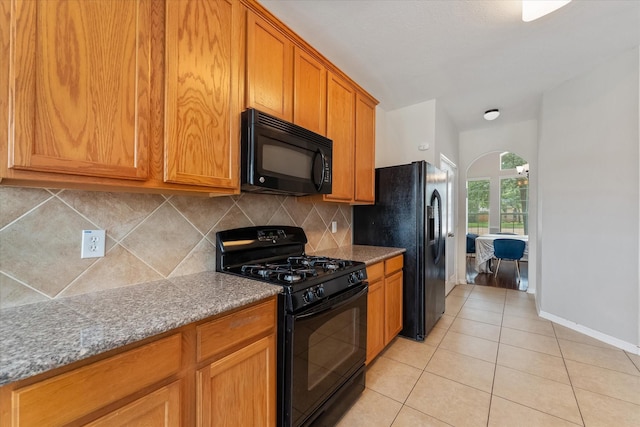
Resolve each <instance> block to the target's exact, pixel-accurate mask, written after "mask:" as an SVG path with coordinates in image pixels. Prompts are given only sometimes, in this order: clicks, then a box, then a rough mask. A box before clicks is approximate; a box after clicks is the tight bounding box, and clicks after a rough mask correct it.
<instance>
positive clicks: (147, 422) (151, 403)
mask: <svg viewBox="0 0 640 427" xmlns="http://www.w3.org/2000/svg"><path fill="white" fill-rule="evenodd" d="M178 425H180V382H179V381H176V382H174V383H172V384H169V385H168V386H165V387H162V388H161V389H159V390H156V391H154V392H153V393H149V394H148V395H146V396H144V397H142V398H140V399H138V400H136V401H135V402H132V403H130V404H129V405H126V406H125V407H123V408H120V409H117V410H115V411H113V412H112V413H111V414H108V415H105V416H104V417H101V418H98V419H97V420H96V421H94V422H92V423H89V424H87V427H110V426H128V427H138V426H139V427H144V426H157V427H162V426H164V427H172V426H178Z"/></svg>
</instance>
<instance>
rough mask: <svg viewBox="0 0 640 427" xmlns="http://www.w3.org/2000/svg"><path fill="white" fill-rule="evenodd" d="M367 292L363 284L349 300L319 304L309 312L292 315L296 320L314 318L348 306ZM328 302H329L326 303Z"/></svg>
mask: <svg viewBox="0 0 640 427" xmlns="http://www.w3.org/2000/svg"><path fill="white" fill-rule="evenodd" d="M368 291H369V286H368V283H365V287H364V289H362V290H361V291H359V292H358V293H356V294H354V295H351V296H350V297H349V298H347V299H345V300H343V301H340V302H338V303H336V304H320V305H319V306H318V307H313V308H311V309H309V311H305V312H302V313H300V314H294V316H295V318H296V319H306V318H308V317H311V316H316V315H318V314H321V313H325V312H327V311H331V310H337V309H338V308H340V307H342V306H343V305H346V304H349V303H351V302H353V301H355V300H357V299H358V298H360V297H362V296H363V295H366V294H367V292H368ZM327 302H329V301H327Z"/></svg>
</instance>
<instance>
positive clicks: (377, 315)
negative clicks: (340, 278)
mask: <svg viewBox="0 0 640 427" xmlns="http://www.w3.org/2000/svg"><path fill="white" fill-rule="evenodd" d="M384 336H385V322H384V280H377V281H375V282H372V283H369V295H368V296H367V365H368V364H369V363H371V361H372V360H373V359H375V357H376V356H377V355H378V354H379V353H380V352H381V351H382V349H383V348H384V346H385V341H384Z"/></svg>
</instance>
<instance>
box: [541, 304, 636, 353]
mask: <svg viewBox="0 0 640 427" xmlns="http://www.w3.org/2000/svg"><path fill="white" fill-rule="evenodd" d="M538 315H539V316H540V317H542V318H544V319H547V320H550V321H552V322H554V323H557V324H558V325H561V326H564V327H565V328H569V329H572V330H574V331H576V332H580V333H581V334H584V335H587V336H588V337H591V338H594V339H597V340H598V341H602V342H604V343H607V344H609V345H612V346H614V347H618V348H619V349H621V350H624V351H627V352H629V353H632V354H636V355H638V356H640V346H637V345H634V344H632V343H629V342H626V341H624V340H621V339H618V338H615V337H612V336H610V335H607V334H603V333H602V332H598V331H596V330H593V329H591V328H587V327H586V326H583V325H580V324H578V323H575V322H572V321H570V320H567V319H563V318H562V317H558V316H556V315H555V314H551V313H547V312H546V311H542V310H540V312H539V313H538Z"/></svg>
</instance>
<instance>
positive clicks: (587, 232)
mask: <svg viewBox="0 0 640 427" xmlns="http://www.w3.org/2000/svg"><path fill="white" fill-rule="evenodd" d="M639 63H640V61H639V54H638V48H637V47H636V48H635V49H633V50H630V51H628V52H626V53H625V54H623V55H620V56H618V57H617V58H614V59H613V60H610V61H608V62H607V63H605V64H604V65H602V66H600V67H599V68H597V69H595V70H593V71H591V72H589V73H586V74H584V75H582V76H580V77H578V78H575V79H572V80H570V81H568V82H566V83H564V84H562V85H561V86H559V87H557V88H555V89H553V90H550V91H548V92H546V93H545V94H544V97H543V103H542V114H541V123H540V142H539V157H538V165H540V168H539V173H537V174H536V176H538V177H539V178H538V188H539V207H538V208H539V212H540V225H541V226H543V227H541V229H540V230H539V234H538V238H539V250H538V254H539V256H540V263H539V265H538V271H537V273H538V276H539V288H540V292H539V296H538V299H539V301H538V303H539V305H540V308H541V310H542V312H544V313H546V314H548V315H550V316H552V317H553V318H554V319H556V318H557V319H564V320H566V321H568V322H574V323H575V324H577V325H576V327H577V328H578V329H579V328H580V327H583V328H587V329H589V330H592V331H595V332H596V333H601V334H605V335H607V336H610V337H613V338H615V339H618V340H622V341H624V342H626V343H631V344H632V345H635V346H638V344H639V342H640V296H639V293H640V278H639V276H640V274H639V268H638V262H639V258H640V250H639V242H640V229H639V224H638V222H639V212H640V208H639V199H640V177H639V174H638V166H639V148H638V147H639V145H640V138H639V134H640V130H639V127H640V125H639V121H640V118H639V116H640V110H639V99H640V95H639V93H640V90H639V85H640V83H639V74H640V73H639V68H640V65H639ZM534 170H535V168H534ZM542 202H544V204H542ZM543 315H544V314H543ZM636 349H637V347H636Z"/></svg>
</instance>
